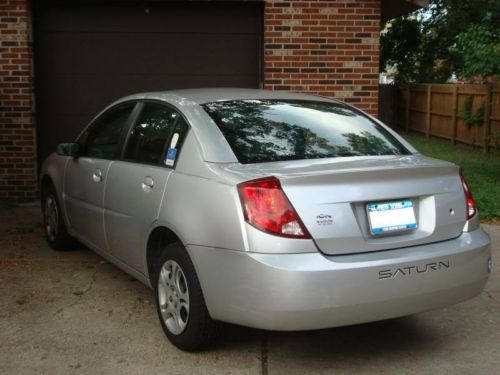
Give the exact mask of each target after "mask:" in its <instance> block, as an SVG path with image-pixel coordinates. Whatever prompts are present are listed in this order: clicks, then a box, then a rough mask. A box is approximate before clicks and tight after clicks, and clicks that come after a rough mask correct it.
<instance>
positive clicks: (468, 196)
mask: <svg viewBox="0 0 500 375" xmlns="http://www.w3.org/2000/svg"><path fill="white" fill-rule="evenodd" d="M460 179H461V180H462V186H463V188H464V193H465V204H466V209H467V212H466V215H465V216H466V218H467V220H469V219H471V218H472V217H474V215H475V214H476V212H477V209H476V202H474V198H472V193H471V191H470V188H469V185H468V184H467V181H465V177H464V175H463V173H462V170H460Z"/></svg>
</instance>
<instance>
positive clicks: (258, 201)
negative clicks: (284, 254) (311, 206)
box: [238, 177, 311, 238]
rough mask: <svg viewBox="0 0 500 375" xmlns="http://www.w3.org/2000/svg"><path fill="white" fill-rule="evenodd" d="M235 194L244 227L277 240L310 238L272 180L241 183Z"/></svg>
mask: <svg viewBox="0 0 500 375" xmlns="http://www.w3.org/2000/svg"><path fill="white" fill-rule="evenodd" d="M238 192H239V194H240V199H241V204H242V206H243V214H244V215H245V221H246V222H247V223H249V224H251V225H253V226H254V227H256V228H258V229H260V230H262V231H264V232H267V233H271V234H274V235H277V236H282V237H292V238H311V236H310V235H309V232H308V231H307V229H306V228H305V227H304V224H303V223H302V221H301V220H300V218H299V216H298V215H297V213H296V212H295V210H294V208H293V207H292V205H291V204H290V202H289V201H288V198H287V197H286V195H285V193H284V192H283V190H282V189H281V184H280V182H279V180H278V179H277V178H276V177H265V178H259V179H256V180H252V181H247V182H243V183H241V184H239V185H238Z"/></svg>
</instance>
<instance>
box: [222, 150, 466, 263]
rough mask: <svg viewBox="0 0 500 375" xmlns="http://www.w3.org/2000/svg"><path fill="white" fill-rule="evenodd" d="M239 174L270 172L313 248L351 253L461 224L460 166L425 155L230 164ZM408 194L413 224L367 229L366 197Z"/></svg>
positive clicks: (422, 238) (456, 230)
mask: <svg viewBox="0 0 500 375" xmlns="http://www.w3.org/2000/svg"><path fill="white" fill-rule="evenodd" d="M230 169H231V170H232V172H237V173H238V174H239V176H240V178H241V177H242V176H245V178H248V179H250V178H257V177H264V176H270V175H274V176H276V177H277V178H279V180H280V181H281V185H282V188H283V191H284V192H285V194H286V195H287V197H288V199H289V200H290V202H291V203H292V205H293V207H294V208H295V210H296V211H297V213H298V215H299V216H300V218H301V220H302V221H303V223H304V224H305V226H306V228H307V230H308V231H309V233H310V234H311V236H312V238H313V240H314V242H315V243H316V245H317V247H318V249H319V250H320V251H321V252H323V253H325V254H332V255H333V254H350V253H360V252H368V251H379V250H386V249H394V248H400V247H407V246H414V245H420V244H424V243H431V242H438V241H443V240H447V239H450V238H455V237H457V236H459V235H460V233H461V232H462V229H463V227H464V224H465V198H464V191H463V187H462V183H461V180H460V176H459V170H458V167H457V166H455V165H454V164H451V163H448V162H443V161H439V160H435V159H431V158H427V157H424V156H422V155H419V154H415V155H410V156H403V157H401V156H382V157H373V156H370V157H349V158H338V159H328V160H301V161H291V162H278V163H260V164H247V165H241V164H238V165H234V166H233V167H231V168H230ZM402 201H405V202H406V204H407V205H408V202H411V205H412V206H413V211H414V216H415V221H416V228H410V229H409V230H404V231H395V232H389V233H382V234H377V233H373V231H372V230H371V227H370V221H369V215H368V213H367V205H368V204H370V203H376V204H381V203H389V202H392V203H394V202H402Z"/></svg>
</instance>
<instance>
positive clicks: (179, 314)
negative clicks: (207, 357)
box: [154, 242, 217, 351]
mask: <svg viewBox="0 0 500 375" xmlns="http://www.w3.org/2000/svg"><path fill="white" fill-rule="evenodd" d="M154 285H155V292H156V293H155V294H156V308H157V311H158V317H159V319H160V323H161V326H162V328H163V331H164V332H165V334H166V336H167V337H168V339H169V340H170V341H171V342H172V343H173V344H174V345H175V346H177V347H178V348H179V349H182V350H187V351H195V350H200V349H203V348H206V347H208V346H209V345H210V344H212V342H213V341H214V340H215V337H216V333H217V323H216V322H215V321H213V320H212V318H211V317H210V315H209V313H208V310H207V306H206V304H205V299H204V297H203V293H202V290H201V286H200V282H199V280H198V276H197V275H196V271H195V269H194V266H193V263H192V262H191V259H190V258H189V255H188V253H187V252H186V249H185V248H184V246H183V245H182V244H181V243H180V242H176V243H173V244H170V245H168V246H166V247H165V249H164V250H163V252H162V253H161V256H160V261H159V266H158V269H157V272H156V275H155V280H154Z"/></svg>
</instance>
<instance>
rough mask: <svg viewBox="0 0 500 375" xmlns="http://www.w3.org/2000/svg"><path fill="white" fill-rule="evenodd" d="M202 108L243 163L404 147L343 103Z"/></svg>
mask: <svg viewBox="0 0 500 375" xmlns="http://www.w3.org/2000/svg"><path fill="white" fill-rule="evenodd" d="M203 108H204V109H205V111H206V112H207V113H208V114H209V116H210V117H211V118H212V120H214V122H215V123H216V124H217V126H218V127H219V129H220V130H221V131H222V133H223V134H224V136H225V137H226V140H227V141H228V143H229V145H230V146H231V148H232V149H233V151H234V153H235V155H236V157H237V158H238V160H239V162H240V163H243V164H248V163H260V162H269V161H280V160H297V159H319V158H333V157H345V156H364V155H407V154H409V153H410V152H409V151H408V150H407V149H406V148H405V147H403V145H402V144H401V143H399V142H398V141H397V140H396V139H395V138H394V137H393V136H392V135H391V134H390V133H388V132H387V131H386V130H385V129H384V128H383V127H381V126H380V125H378V124H377V123H375V122H374V121H372V120H370V119H369V118H368V117H366V116H364V115H363V114H362V113H361V112H358V111H356V110H355V109H352V108H350V107H348V106H345V105H343V104H337V103H329V102H320V101H302V100H234V101H221V102H213V103H207V104H204V105H203Z"/></svg>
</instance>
